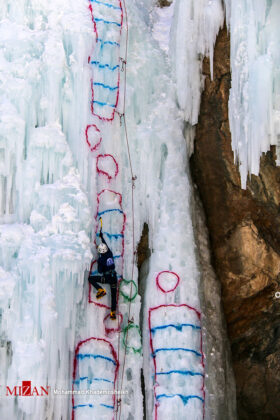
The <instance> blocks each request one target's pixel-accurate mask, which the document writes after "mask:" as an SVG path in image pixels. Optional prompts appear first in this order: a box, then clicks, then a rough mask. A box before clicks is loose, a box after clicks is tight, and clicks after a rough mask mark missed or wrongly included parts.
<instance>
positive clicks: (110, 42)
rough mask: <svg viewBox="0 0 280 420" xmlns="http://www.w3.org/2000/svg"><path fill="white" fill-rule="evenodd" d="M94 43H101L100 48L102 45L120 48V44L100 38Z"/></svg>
mask: <svg viewBox="0 0 280 420" xmlns="http://www.w3.org/2000/svg"><path fill="white" fill-rule="evenodd" d="M96 42H101V44H102V46H103V45H116V46H117V47H120V44H119V43H118V42H115V41H104V40H103V39H102V38H97V39H96Z"/></svg>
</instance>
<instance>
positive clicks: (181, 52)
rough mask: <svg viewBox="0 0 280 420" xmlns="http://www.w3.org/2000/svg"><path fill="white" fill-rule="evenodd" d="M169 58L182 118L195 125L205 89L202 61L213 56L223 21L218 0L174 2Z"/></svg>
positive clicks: (182, 0) (211, 64)
mask: <svg viewBox="0 0 280 420" xmlns="http://www.w3.org/2000/svg"><path fill="white" fill-rule="evenodd" d="M174 1H175V5H174V14H173V21H172V26H171V42H170V55H171V57H172V60H173V67H174V69H175V79H176V86H177V89H176V92H177V98H178V103H179V107H180V108H181V109H182V111H183V112H184V119H185V120H186V121H188V122H189V123H190V124H192V125H193V124H196V123H197V119H198V114H199V107H200V95H201V92H202V89H203V86H204V79H203V77H202V61H203V57H204V56H206V55H207V56H209V57H210V70H211V75H212V76H213V53H214V44H215V40H216V36H217V34H218V31H219V29H220V27H221V26H222V25H223V22H224V14H223V8H222V2H221V0H210V1H209V0H190V1H185V0H174Z"/></svg>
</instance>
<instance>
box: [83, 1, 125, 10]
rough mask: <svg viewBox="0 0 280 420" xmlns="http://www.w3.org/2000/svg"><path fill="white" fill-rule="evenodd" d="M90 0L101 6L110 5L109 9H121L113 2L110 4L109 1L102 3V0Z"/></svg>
mask: <svg viewBox="0 0 280 420" xmlns="http://www.w3.org/2000/svg"><path fill="white" fill-rule="evenodd" d="M90 1H91V3H97V4H101V5H102V6H106V7H110V8H111V9H115V10H122V9H121V8H120V7H119V6H114V5H113V4H110V3H103V2H102V1H98V0H90Z"/></svg>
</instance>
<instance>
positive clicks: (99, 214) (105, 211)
mask: <svg viewBox="0 0 280 420" xmlns="http://www.w3.org/2000/svg"><path fill="white" fill-rule="evenodd" d="M112 211H118V212H119V213H121V214H123V211H122V210H120V209H108V210H103V211H99V212H98V213H97V215H98V216H101V215H102V214H105V213H111V212H112Z"/></svg>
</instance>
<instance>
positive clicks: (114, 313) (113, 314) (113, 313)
mask: <svg viewBox="0 0 280 420" xmlns="http://www.w3.org/2000/svg"><path fill="white" fill-rule="evenodd" d="M110 318H111V319H116V318H117V317H116V311H111V313H110Z"/></svg>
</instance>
